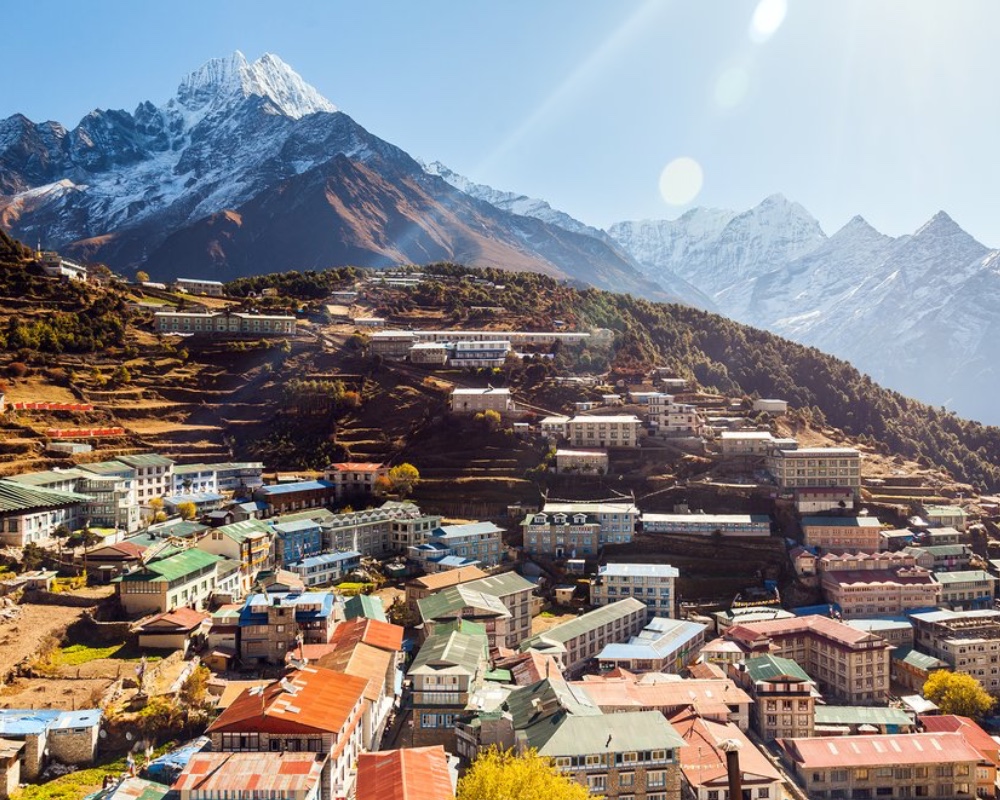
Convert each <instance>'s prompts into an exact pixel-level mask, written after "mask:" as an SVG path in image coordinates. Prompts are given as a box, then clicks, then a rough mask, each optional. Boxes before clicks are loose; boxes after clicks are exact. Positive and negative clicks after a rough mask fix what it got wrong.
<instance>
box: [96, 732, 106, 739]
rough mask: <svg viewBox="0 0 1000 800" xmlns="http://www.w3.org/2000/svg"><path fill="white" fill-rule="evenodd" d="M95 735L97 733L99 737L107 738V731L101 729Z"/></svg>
mask: <svg viewBox="0 0 1000 800" xmlns="http://www.w3.org/2000/svg"><path fill="white" fill-rule="evenodd" d="M97 735H98V736H100V737H101V738H102V739H107V738H108V732H107V731H105V730H102V731H101V732H100V733H98V734H97Z"/></svg>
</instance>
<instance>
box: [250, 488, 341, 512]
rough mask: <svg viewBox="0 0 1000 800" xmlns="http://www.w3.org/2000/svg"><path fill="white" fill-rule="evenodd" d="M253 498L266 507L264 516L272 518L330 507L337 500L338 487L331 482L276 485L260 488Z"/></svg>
mask: <svg viewBox="0 0 1000 800" xmlns="http://www.w3.org/2000/svg"><path fill="white" fill-rule="evenodd" d="M253 498H254V500H259V501H261V502H262V503H264V504H265V505H266V510H265V512H264V516H266V517H270V516H274V515H277V514H288V513H290V512H293V511H301V510H303V509H308V508H320V507H322V506H327V505H330V504H331V503H333V502H335V501H336V499H337V487H336V486H334V485H333V484H332V483H330V482H329V481H295V482H293V483H276V484H271V485H268V486H260V487H258V488H257V489H256V490H255V491H254V493H253Z"/></svg>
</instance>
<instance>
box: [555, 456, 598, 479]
mask: <svg viewBox="0 0 1000 800" xmlns="http://www.w3.org/2000/svg"><path fill="white" fill-rule="evenodd" d="M607 472H608V451H607V450H556V473H557V474H559V475H606V474H607Z"/></svg>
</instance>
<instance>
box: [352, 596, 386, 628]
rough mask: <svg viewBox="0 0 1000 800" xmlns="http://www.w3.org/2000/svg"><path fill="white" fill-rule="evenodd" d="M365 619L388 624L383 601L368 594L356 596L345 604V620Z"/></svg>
mask: <svg viewBox="0 0 1000 800" xmlns="http://www.w3.org/2000/svg"><path fill="white" fill-rule="evenodd" d="M358 617H365V618H366V619H374V620H378V621H379V622H388V621H389V620H388V619H387V618H386V616H385V606H383V605H382V601H381V599H379V598H378V597H373V596H372V595H367V594H356V595H354V597H351V598H349V599H348V600H347V602H346V603H344V618H345V619H347V620H352V619H357V618H358Z"/></svg>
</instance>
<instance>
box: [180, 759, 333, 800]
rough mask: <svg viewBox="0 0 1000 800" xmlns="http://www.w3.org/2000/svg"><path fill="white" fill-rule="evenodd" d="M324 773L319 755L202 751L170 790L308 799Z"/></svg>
mask: <svg viewBox="0 0 1000 800" xmlns="http://www.w3.org/2000/svg"><path fill="white" fill-rule="evenodd" d="M322 772H323V762H322V761H321V760H319V759H318V758H317V754H316V753H297V752H284V753H271V752H254V753H211V752H209V753H205V752H203V753H195V754H194V755H193V756H191V759H190V761H188V763H187V765H186V766H185V767H184V771H183V772H182V773H181V774H180V777H178V778H177V780H176V781H175V782H174V784H173V786H172V787H171V788H172V789H173V790H174V791H175V792H183V791H189V792H190V791H197V792H198V793H200V794H201V795H202V796H205V797H228V796H230V795H231V796H233V797H236V796H242V795H243V794H244V793H246V792H247V791H248V790H250V791H253V792H260V793H261V794H259V795H255V796H258V797H293V796H296V794H299V793H300V794H301V795H302V796H307V793H308V792H309V791H310V790H312V789H313V788H314V787H315V786H317V785H318V784H319V781H320V775H321V774H322ZM209 793H211V794H209ZM223 793H225V794H223Z"/></svg>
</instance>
